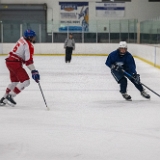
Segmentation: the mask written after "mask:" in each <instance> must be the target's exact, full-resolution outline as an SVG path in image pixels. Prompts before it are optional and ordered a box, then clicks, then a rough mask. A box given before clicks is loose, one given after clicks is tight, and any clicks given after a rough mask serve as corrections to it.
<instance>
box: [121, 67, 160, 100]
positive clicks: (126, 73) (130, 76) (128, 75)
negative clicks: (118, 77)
mask: <svg viewBox="0 0 160 160" xmlns="http://www.w3.org/2000/svg"><path fill="white" fill-rule="evenodd" d="M122 72H123V73H124V74H125V75H126V76H127V77H129V78H132V79H134V80H136V79H135V78H134V77H133V76H132V75H130V74H129V73H128V72H126V71H125V70H124V69H122ZM139 84H141V85H142V86H144V87H146V88H147V89H148V90H150V91H151V92H153V93H154V94H156V95H157V96H158V97H160V95H159V94H158V93H156V92H155V91H153V90H152V89H151V88H149V87H148V86H146V85H145V84H143V83H141V82H139Z"/></svg>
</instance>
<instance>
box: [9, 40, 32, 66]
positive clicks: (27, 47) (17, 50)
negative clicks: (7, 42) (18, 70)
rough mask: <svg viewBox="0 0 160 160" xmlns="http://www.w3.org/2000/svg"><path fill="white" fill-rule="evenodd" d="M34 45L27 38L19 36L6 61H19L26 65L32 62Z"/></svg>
mask: <svg viewBox="0 0 160 160" xmlns="http://www.w3.org/2000/svg"><path fill="white" fill-rule="evenodd" d="M33 54H34V46H33V45H32V43H31V42H30V41H29V40H25V39H24V38H23V37H21V38H20V39H19V40H18V41H17V43H16V45H15V46H14V48H13V49H12V50H11V52H10V53H9V57H8V58H7V60H8V61H14V60H15V61H21V62H22V63H25V64H26V66H28V65H30V64H33Z"/></svg>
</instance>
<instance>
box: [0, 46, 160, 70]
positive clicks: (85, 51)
mask: <svg viewBox="0 0 160 160" xmlns="http://www.w3.org/2000/svg"><path fill="white" fill-rule="evenodd" d="M14 45H15V44H14V43H3V44H1V47H0V48H1V49H0V54H1V55H6V54H7V53H9V52H10V50H11V49H12V48H13V46H14ZM116 48H118V44H116V43H107V44H105V43H103V44H95V43H94V44H92V43H86V44H82V43H77V44H76V49H75V51H73V55H75V56H93V55H94V56H107V55H108V54H109V53H110V52H112V51H113V50H115V49H116ZM128 51H129V52H130V53H131V54H132V55H133V56H135V57H137V58H139V59H141V60H143V61H145V62H146V63H149V64H151V65H153V66H155V67H157V68H160V47H159V46H151V45H141V44H128ZM64 53H65V50H64V44H63V43H37V44H35V55H44V56H45V55H51V56H60V55H64Z"/></svg>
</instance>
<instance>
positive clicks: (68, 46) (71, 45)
mask: <svg viewBox="0 0 160 160" xmlns="http://www.w3.org/2000/svg"><path fill="white" fill-rule="evenodd" d="M64 48H65V50H66V52H65V62H66V63H67V62H69V63H70V62H71V59H72V51H73V50H75V40H74V38H73V35H72V34H71V33H70V34H69V38H66V40H65V42H64Z"/></svg>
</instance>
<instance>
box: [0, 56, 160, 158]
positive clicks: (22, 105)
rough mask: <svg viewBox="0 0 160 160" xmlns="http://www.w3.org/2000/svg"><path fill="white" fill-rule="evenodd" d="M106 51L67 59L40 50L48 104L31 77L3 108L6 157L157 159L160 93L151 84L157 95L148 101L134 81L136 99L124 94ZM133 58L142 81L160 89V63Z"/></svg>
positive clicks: (0, 82)
mask: <svg viewBox="0 0 160 160" xmlns="http://www.w3.org/2000/svg"><path fill="white" fill-rule="evenodd" d="M106 58H107V56H106V57H105V56H73V58H72V62H71V64H66V63H64V56H35V60H34V61H35V66H36V68H37V69H38V70H39V72H40V75H41V85H42V88H43V90H44V94H45V97H46V100H47V103H48V106H49V107H50V111H47V110H46V108H45V104H44V102H43V99H42V96H41V94H40V91H39V88H38V85H37V84H36V83H35V82H34V81H33V80H32V79H31V84H30V86H29V87H28V88H26V89H25V90H24V91H23V92H22V93H21V94H20V95H18V96H17V97H16V101H17V103H18V104H17V106H15V107H14V108H12V107H1V108H0V110H1V111H0V112H1V117H0V120H1V125H0V135H1V136H0V159H2V160H3V159H4V160H10V159H12V160H28V159H29V160H45V159H47V160H53V159H54V160H64V159H65V160H71V159H79V160H80V159H84V160H93V159H94V160H106V159H110V160H117V159H118V160H128V159H130V160H135V159H136V160H151V159H152V160H158V159H159V157H160V152H159V149H160V106H159V103H160V99H159V97H157V96H156V95H154V94H153V93H151V92H150V91H148V90H147V92H148V93H150V95H151V100H146V99H144V98H143V97H141V95H140V94H139V92H138V91H137V90H136V89H135V87H134V86H133V85H132V84H131V83H130V82H129V83H128V93H129V94H130V95H131V96H132V99H133V101H132V102H127V101H125V100H124V99H123V98H122V97H121V95H120V93H119V87H118V85H117V83H116V82H115V81H114V79H113V77H112V76H111V74H110V70H109V68H108V67H106V66H105V61H106ZM4 59H5V56H0V75H1V76H0V77H1V78H0V94H1V95H3V94H4V91H5V88H6V86H7V84H8V83H9V79H8V71H7V69H6V68H5V63H4V62H5V61H4ZM135 60H136V63H137V70H138V73H140V75H141V79H142V82H143V83H144V84H146V85H147V86H149V87H150V88H152V89H153V90H155V91H156V92H158V93H160V81H159V79H160V70H159V69H157V68H154V67H153V66H151V65H149V64H146V63H144V62H143V61H141V60H139V59H137V58H136V59H135ZM25 68H26V67H25ZM26 69H27V68H26ZM27 72H28V73H29V75H30V76H31V74H30V72H29V71H28V70H27Z"/></svg>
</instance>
